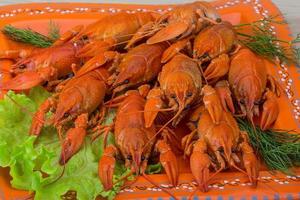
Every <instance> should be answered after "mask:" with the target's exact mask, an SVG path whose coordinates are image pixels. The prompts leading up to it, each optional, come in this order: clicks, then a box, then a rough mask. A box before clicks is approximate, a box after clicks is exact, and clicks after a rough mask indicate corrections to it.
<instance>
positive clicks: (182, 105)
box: [163, 72, 198, 110]
mask: <svg viewBox="0 0 300 200" xmlns="http://www.w3.org/2000/svg"><path fill="white" fill-rule="evenodd" d="M163 90H164V91H165V96H166V97H167V98H168V100H169V106H170V107H173V108H175V109H176V110H184V109H187V108H189V107H190V105H191V104H192V103H193V101H194V100H195V99H196V96H197V94H198V92H197V88H196V86H195V84H194V81H193V79H192V77H191V76H190V75H189V74H187V73H182V72H175V73H173V74H172V75H170V76H169V77H168V79H167V82H166V84H165V88H163Z"/></svg>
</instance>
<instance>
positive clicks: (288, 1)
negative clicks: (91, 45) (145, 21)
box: [0, 0, 300, 35]
mask: <svg viewBox="0 0 300 200" xmlns="http://www.w3.org/2000/svg"><path fill="white" fill-rule="evenodd" d="M191 1H194V0H55V1H51V0H0V6H1V5H7V4H19V3H29V2H93V3H137V2H138V3H140V4H170V3H172V4H173V3H182V2H191ZM273 2H274V3H275V4H276V5H277V6H278V7H279V8H280V10H281V11H282V13H283V14H284V15H285V18H286V19H287V21H288V22H289V24H290V26H291V29H292V31H293V33H294V35H295V34H296V33H300V14H299V10H300V0H273Z"/></svg>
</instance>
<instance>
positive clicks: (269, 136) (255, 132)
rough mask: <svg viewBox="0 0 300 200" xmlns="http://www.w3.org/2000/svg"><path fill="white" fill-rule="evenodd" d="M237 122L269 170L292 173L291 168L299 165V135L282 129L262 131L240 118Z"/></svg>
mask: <svg viewBox="0 0 300 200" xmlns="http://www.w3.org/2000/svg"><path fill="white" fill-rule="evenodd" d="M238 123H239V126H240V129H241V130H243V131H246V132H247V133H248V136H249V139H250V143H251V145H252V146H253V148H254V149H255V150H256V151H257V153H258V154H259V156H260V157H261V158H262V159H263V161H264V162H265V164H266V165H267V167H268V168H269V169H270V170H279V171H281V172H284V173H286V174H293V172H292V171H291V168H293V167H296V166H300V135H298V134H296V133H293V132H290V131H283V130H267V131H262V130H261V129H260V128H259V127H256V128H253V126H252V125H251V124H250V123H249V122H247V121H245V120H242V119H238Z"/></svg>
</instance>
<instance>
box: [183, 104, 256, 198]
mask: <svg viewBox="0 0 300 200" xmlns="http://www.w3.org/2000/svg"><path fill="white" fill-rule="evenodd" d="M188 125H189V127H190V128H191V130H192V133H191V134H189V135H187V136H185V137H184V138H183V140H182V145H183V146H184V147H185V155H189V156H190V167H191V171H192V174H193V176H194V177H195V179H196V182H197V184H198V188H199V189H200V190H201V191H203V192H207V191H208V182H209V181H210V180H211V178H212V177H213V176H215V175H216V174H218V173H219V172H221V171H222V170H224V169H225V168H226V167H234V168H235V169H237V170H238V171H241V172H243V173H245V174H247V175H248V177H249V180H250V182H251V183H252V185H253V186H256V184H257V178H258V175H259V167H258V160H257V158H256V156H255V153H254V150H253V148H252V147H251V146H250V144H249V142H248V135H247V133H245V132H242V131H240V130H239V127H238V124H237V122H236V120H235V119H234V118H233V116H232V114H231V113H229V112H225V111H224V112H223V113H222V118H221V121H220V122H219V123H218V124H215V123H214V122H213V120H212V118H211V116H210V114H209V112H208V111H207V109H206V108H205V107H204V106H199V107H198V108H197V109H196V110H195V111H194V112H193V113H192V115H191V117H190V123H189V124H188ZM239 155H240V156H239ZM240 157H241V159H240ZM241 160H242V162H241ZM237 164H242V166H243V167H244V168H245V169H246V172H244V170H242V169H241V168H240V167H239V166H237ZM210 168H214V169H215V170H216V172H215V173H214V174H213V175H210Z"/></svg>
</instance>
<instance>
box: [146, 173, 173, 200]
mask: <svg viewBox="0 0 300 200" xmlns="http://www.w3.org/2000/svg"><path fill="white" fill-rule="evenodd" d="M142 176H143V177H144V179H146V180H147V181H148V182H149V183H151V184H152V185H154V186H155V187H157V188H159V189H161V190H162V191H163V192H165V193H166V194H168V195H170V196H171V197H172V198H173V199H175V200H178V198H176V196H174V194H172V193H171V192H170V191H169V190H167V189H165V188H163V187H161V186H160V185H158V184H157V183H155V182H154V181H153V180H152V179H151V178H150V177H148V175H146V174H145V173H143V174H142Z"/></svg>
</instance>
